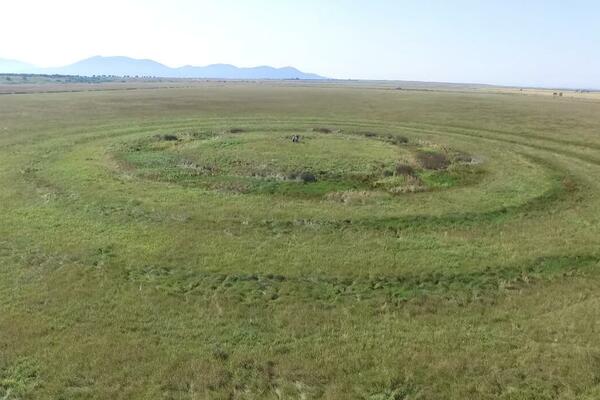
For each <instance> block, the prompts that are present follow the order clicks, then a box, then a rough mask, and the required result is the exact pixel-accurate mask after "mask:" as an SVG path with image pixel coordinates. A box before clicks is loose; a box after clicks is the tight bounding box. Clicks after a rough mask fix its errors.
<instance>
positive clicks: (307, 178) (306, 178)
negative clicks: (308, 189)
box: [299, 171, 317, 183]
mask: <svg viewBox="0 0 600 400" xmlns="http://www.w3.org/2000/svg"><path fill="white" fill-rule="evenodd" d="M299 178H300V180H301V181H302V182H304V183H310V182H316V181H317V177H316V176H315V174H313V173H312V172H308V171H304V172H302V173H300V176H299Z"/></svg>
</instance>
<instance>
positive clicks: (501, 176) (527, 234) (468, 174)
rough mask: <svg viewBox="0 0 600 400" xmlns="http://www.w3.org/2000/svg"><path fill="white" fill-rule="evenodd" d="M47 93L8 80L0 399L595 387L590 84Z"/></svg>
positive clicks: (599, 312) (1, 208)
mask: <svg viewBox="0 0 600 400" xmlns="http://www.w3.org/2000/svg"><path fill="white" fill-rule="evenodd" d="M43 85H44V84H40V86H43ZM48 85H54V86H52V89H51V90H47V89H48V86H43V89H40V88H39V87H38V86H35V85H30V86H23V87H22V90H18V91H19V92H23V93H26V92H32V93H29V94H18V95H11V94H5V95H1V96H0V184H1V186H2V190H0V399H1V398H6V399H60V398H62V399H138V398H139V399H355V398H356V399H370V400H384V399H411V400H412V399H457V400H458V399H515V400H516V399H519V400H520V399H581V400H592V399H598V398H600V342H599V341H598V337H599V336H598V335H599V333H600V297H599V292H598V288H599V287H600V180H599V179H598V176H600V175H599V174H600V99H599V98H598V97H597V96H596V94H594V93H570V92H565V93H564V95H563V97H558V96H553V95H552V91H551V92H550V93H549V95H548V92H546V91H541V92H539V91H533V90H524V91H523V92H522V91H520V90H519V89H498V88H480V87H468V88H466V87H465V88H457V87H452V88H448V87H435V86H434V87H422V86H418V85H417V86H414V87H413V86H411V85H404V86H403V87H402V88H401V89H402V90H399V89H400V87H398V86H397V85H396V84H389V83H387V84H384V83H377V84H369V85H367V84H365V83H360V82H358V83H357V82H348V83H345V84H339V83H338V84H333V83H327V82H321V83H316V84H310V85H309V84H304V83H302V82H296V83H295V82H285V83H276V82H272V83H269V82H257V83H247V82H227V83H222V82H217V81H212V82H192V83H190V82H181V83H172V82H171V83H169V82H166V83H152V82H143V83H135V84H131V83H103V84H99V85H98V86H93V84H79V83H76V84H73V85H74V86H70V85H71V84H65V85H64V86H61V85H59V84H55V83H50V84H48ZM86 85H87V86H86ZM90 85H91V86H92V87H93V88H94V89H93V90H92V91H88V89H86V88H87V87H89V86H90ZM152 85H154V86H152ZM157 86H161V87H157ZM166 86H173V87H166ZM7 87H8V85H4V86H3V85H0V92H2V93H11V92H12V91H11V90H10V89H8V88H7ZM11 87H13V88H14V86H11ZM141 88H144V89H145V90H122V89H141ZM61 89H62V90H61ZM98 89H101V90H98ZM63 90H66V91H70V90H72V91H73V92H71V93H33V92H48V91H49V92H52V91H63ZM13 91H14V90H13ZM595 96H596V97H595ZM293 135H299V142H298V143H294V142H292V140H291V138H292V136H293Z"/></svg>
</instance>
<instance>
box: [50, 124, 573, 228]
mask: <svg viewBox="0 0 600 400" xmlns="http://www.w3.org/2000/svg"><path fill="white" fill-rule="evenodd" d="M117 132H118V131H117ZM440 134H442V135H448V134H449V133H448V132H446V131H441V132H440ZM117 135H118V136H123V139H115V138H114V137H113V135H110V138H109V139H108V140H103V139H99V140H93V141H89V142H85V143H82V144H81V145H79V146H77V148H76V149H74V151H73V152H71V153H70V154H69V156H67V157H65V158H62V159H61V160H59V161H57V163H55V164H54V165H53V166H49V170H46V172H52V173H56V174H61V173H63V175H56V176H55V177H54V178H53V179H54V180H56V181H61V182H69V181H71V182H72V184H73V185H77V182H82V181H83V182H89V181H98V182H105V183H107V184H108V185H109V187H110V186H111V185H114V184H115V183H117V182H119V183H121V184H124V185H125V186H126V187H127V186H130V187H131V189H132V190H136V191H137V190H142V191H144V192H145V193H146V195H147V196H148V198H147V199H146V201H148V199H149V198H152V197H153V196H158V198H160V197H162V196H164V195H165V193H169V195H170V196H175V197H177V198H186V199H187V201H189V204H190V205H192V204H196V205H197V204H199V203H204V204H211V206H207V207H206V208H203V209H202V211H203V212H205V213H210V214H211V215H213V216H214V218H215V221H218V220H223V221H225V220H226V221H229V222H230V223H233V222H234V221H236V220H237V222H238V223H240V224H241V223H243V224H244V225H248V224H252V225H256V224H259V225H264V226H268V227H277V226H279V227H283V226H288V227H293V226H295V225H306V224H311V225H322V226H331V227H335V226H346V227H348V226H356V227H370V228H384V229H392V230H397V229H403V228H408V227H410V228H415V227H420V228H424V229H432V228H433V229H436V227H439V226H447V225H457V224H458V225H464V224H472V223H477V222H488V223H489V222H492V221H496V220H499V219H506V218H511V217H518V216H520V215H524V214H528V213H531V212H536V211H540V210H541V209H542V208H543V207H545V206H548V205H550V204H552V205H553V207H554V206H560V203H559V202H558V203H556V204H554V201H555V200H558V199H560V198H561V197H564V196H566V195H568V192H570V191H573V190H575V183H574V181H573V179H572V178H571V177H569V176H567V175H566V174H564V173H562V172H561V170H560V168H559V167H557V166H556V165H554V164H553V163H552V162H551V161H549V160H546V159H542V158H539V157H538V156H536V155H533V154H528V152H527V151H526V149H523V150H520V151H516V152H510V153H507V152H505V151H504V150H503V149H496V148H494V146H490V147H489V148H486V149H485V151H483V152H482V151H481V148H480V147H476V149H475V150H470V148H473V145H472V143H468V142H467V141H465V148H466V149H465V148H462V147H455V146H449V145H447V144H445V143H439V142H438V141H437V140H436V139H438V138H439V134H436V132H434V131H431V130H425V129H418V128H417V129H414V128H409V127H402V126H395V125H392V124H383V123H368V124H365V123H360V122H355V123H351V122H348V121H346V122H341V121H327V120H314V121H312V120H311V121H289V122H287V123H282V122H270V123H269V122H265V121H255V120H244V119H237V120H233V121H232V120H231V119H226V120H218V119H213V120H208V121H195V122H187V123H181V124H172V125H169V124H167V125H164V126H157V127H153V126H145V127H144V128H143V129H139V130H135V131H133V132H132V131H128V130H125V131H124V132H123V133H117ZM295 135H298V137H299V141H298V142H294V141H293V140H292V138H293V137H294V136H295ZM469 139H472V138H470V137H469ZM469 141H471V140H469ZM82 165H84V166H86V165H87V167H84V168H82ZM98 167H104V168H98ZM74 172H75V175H73V174H74ZM100 173H102V174H103V175H102V176H99V175H98V174H100ZM107 173H108V175H106V174H107ZM121 187H122V186H120V188H121ZM142 187H143V188H144V189H142ZM80 190H83V188H80ZM116 195H117V198H121V201H123V202H128V201H129V200H130V199H128V198H127V196H126V195H125V196H124V197H120V196H121V195H122V193H121V192H120V191H119V192H117V193H116ZM220 207H224V208H225V209H226V210H227V211H225V210H224V209H222V208H220ZM184 208H185V207H184ZM249 208H251V209H252V212H251V213H249V215H244V210H248V209H249ZM236 216H237V217H236Z"/></svg>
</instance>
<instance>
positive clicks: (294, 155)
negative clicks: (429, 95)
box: [114, 127, 481, 200]
mask: <svg viewBox="0 0 600 400" xmlns="http://www.w3.org/2000/svg"><path fill="white" fill-rule="evenodd" d="M114 156H115V158H116V159H117V160H118V162H119V163H120V165H121V166H122V168H126V169H127V170H128V171H133V172H134V174H135V175H136V176H137V177H139V178H144V179H151V180H157V181H168V182H172V183H177V184H181V185H185V186H193V187H199V188H203V189H208V190H214V191H220V192H225V193H244V194H270V195H281V196H291V197H300V198H308V199H330V200H332V199H333V200H335V199H342V200H343V199H344V197H345V196H346V197H347V196H349V195H352V193H362V194H363V195H364V194H367V193H368V194H369V195H371V196H373V195H375V196H396V195H401V194H407V193H416V192H426V191H432V190H439V189H445V188H450V187H454V186H459V185H466V184H468V183H469V182H472V181H473V180H474V179H475V178H476V177H477V176H478V174H479V173H480V172H481V171H480V170H479V169H478V168H477V167H476V164H477V163H476V162H475V161H474V160H473V158H472V157H471V156H469V155H468V154H465V153H462V152H459V151H456V150H454V149H450V148H448V147H444V146H440V145H437V144H435V143H430V142H425V141H413V140H410V139H409V138H407V137H405V136H402V135H399V134H394V133H389V132H386V133H381V132H374V131H360V132H347V131H344V130H341V129H333V128H323V127H316V128H312V129H309V130H290V131H288V130H276V129H260V130H253V129H243V128H229V129H226V130H221V131H213V130H198V131H195V130H185V131H181V132H179V131H174V132H171V133H161V134H153V135H147V136H143V137H138V138H137V139H135V140H133V141H129V142H126V143H124V144H123V145H121V146H119V147H118V148H117V149H115V151H114Z"/></svg>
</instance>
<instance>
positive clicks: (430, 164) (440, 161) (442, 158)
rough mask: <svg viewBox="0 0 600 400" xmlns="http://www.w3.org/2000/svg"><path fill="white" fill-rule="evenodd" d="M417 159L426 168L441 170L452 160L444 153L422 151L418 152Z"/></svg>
mask: <svg viewBox="0 0 600 400" xmlns="http://www.w3.org/2000/svg"><path fill="white" fill-rule="evenodd" d="M417 161H418V162H419V164H420V165H421V167H423V168H425V169H433V170H440V169H446V168H448V166H449V165H450V160H448V157H446V155H445V154H442V153H432V152H420V153H417Z"/></svg>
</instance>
